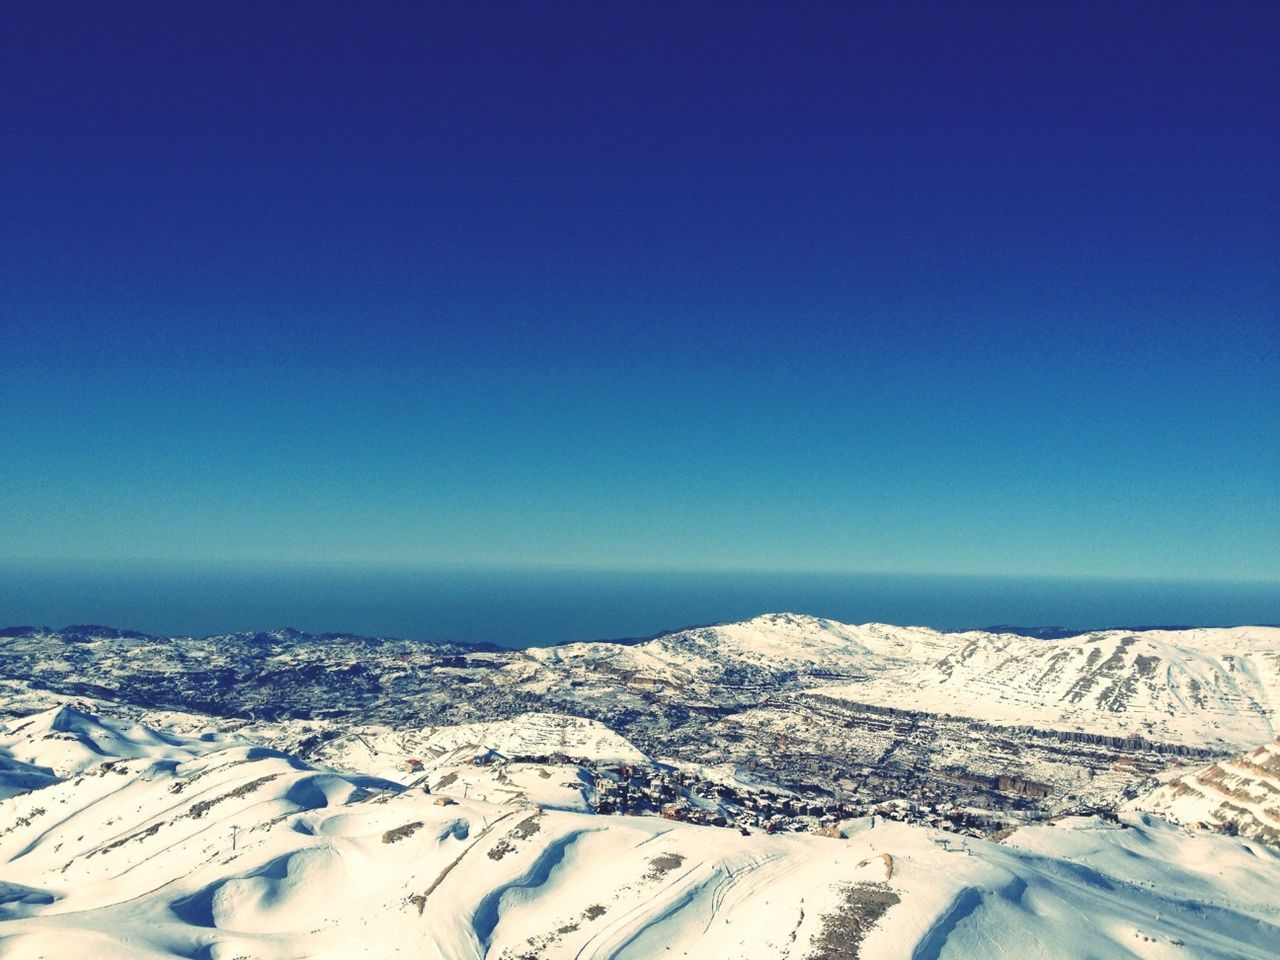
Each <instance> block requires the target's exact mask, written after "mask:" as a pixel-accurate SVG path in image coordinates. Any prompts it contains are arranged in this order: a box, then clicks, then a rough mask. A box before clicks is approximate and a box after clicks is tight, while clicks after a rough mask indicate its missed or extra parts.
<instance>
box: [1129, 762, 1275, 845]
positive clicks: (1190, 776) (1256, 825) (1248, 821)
mask: <svg viewBox="0 0 1280 960" xmlns="http://www.w3.org/2000/svg"><path fill="white" fill-rule="evenodd" d="M1131 806H1132V808H1133V809H1136V810H1146V811H1150V812H1151V813H1154V814H1157V815H1159V816H1161V817H1164V818H1165V819H1166V820H1172V821H1174V822H1175V823H1184V824H1196V825H1201V826H1206V827H1210V828H1213V829H1218V830H1223V831H1226V832H1228V833H1231V834H1235V835H1239V836H1242V837H1254V838H1256V839H1258V840H1263V841H1266V842H1267V843H1270V844H1273V845H1275V846H1277V847H1280V740H1273V741H1271V742H1270V743H1264V744H1262V746H1260V747H1257V748H1256V749H1254V750H1250V751H1248V752H1247V753H1244V754H1241V755H1240V756H1237V757H1232V758H1231V759H1229V760H1220V761H1218V762H1216V763H1211V764H1209V765H1208V766H1206V767H1202V768H1201V769H1199V770H1195V771H1193V772H1191V773H1184V774H1182V775H1180V776H1176V777H1173V778H1172V779H1170V780H1168V782H1166V783H1164V784H1162V785H1161V786H1159V787H1158V788H1156V789H1155V790H1152V791H1151V792H1150V793H1148V794H1145V795H1144V796H1142V797H1139V798H1138V799H1137V800H1135V801H1134V802H1133V803H1132V805H1131Z"/></svg>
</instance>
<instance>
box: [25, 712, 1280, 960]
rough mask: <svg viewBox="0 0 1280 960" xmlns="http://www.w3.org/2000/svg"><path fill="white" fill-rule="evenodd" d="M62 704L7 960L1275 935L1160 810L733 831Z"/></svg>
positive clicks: (1217, 848)
mask: <svg viewBox="0 0 1280 960" xmlns="http://www.w3.org/2000/svg"><path fill="white" fill-rule="evenodd" d="M59 713H61V710H59V711H58V712H57V713H54V714H53V715H52V716H50V715H49V714H43V715H40V716H37V717H33V718H31V722H32V723H33V724H34V726H31V727H28V728H26V729H25V730H23V731H17V732H15V731H12V730H11V731H10V732H9V733H7V734H6V735H5V736H6V737H7V738H8V740H7V742H8V741H12V740H13V738H15V737H21V736H23V734H24V733H27V732H28V731H33V732H36V741H42V740H44V739H45V737H46V736H47V733H62V732H64V731H58V730H55V729H54V727H56V726H71V727H72V728H73V730H72V731H70V733H71V735H72V737H73V739H68V740H59V739H58V738H49V741H48V742H49V745H50V746H51V747H57V748H58V749H60V750H63V751H64V752H66V753H67V754H68V755H76V751H75V750H74V749H72V750H67V747H72V748H74V747H76V745H77V744H78V745H79V746H80V747H83V748H84V749H86V750H89V751H90V752H93V748H92V747H89V746H88V743H89V741H92V742H93V744H94V745H95V746H96V748H97V750H98V751H100V752H99V753H97V756H98V757H99V761H98V762H97V763H96V764H89V765H81V766H79V769H78V770H77V771H76V772H75V774H74V775H70V776H67V778H66V779H61V780H59V781H58V782H56V783H52V784H50V785H47V786H44V787H42V788H40V789H36V790H33V791H31V792H29V793H25V794H22V795H19V796H13V797H10V798H8V799H4V800H0V864H3V868H2V870H3V878H4V879H3V881H0V958H6V960H8V958H24V960H25V958H36V957H70V956H85V957H88V956H92V957H94V958H95V960H97V958H102V960H111V958H124V957H130V958H136V957H140V958H160V957H169V958H173V957H192V956H207V957H210V958H213V960H231V958H236V957H253V958H274V957H280V958H284V957H299V956H308V957H316V958H335V960H336V958H348V957H356V956H368V957H397V956H399V957H424V956H425V957H440V958H450V960H464V958H480V957H488V958H495V960H496V958H517V957H520V958H522V957H541V958H547V960H552V958H561V957H565V958H569V957H573V958H588V957H591V958H606V957H608V958H617V960H627V958H630V960H638V958H649V957H654V956H666V955H668V952H669V953H670V955H672V956H690V957H746V958H755V957H760V958H770V960H775V958H795V960H817V958H821V957H833V956H841V957H848V958H857V957H862V958H866V960H871V958H893V957H921V958H923V957H941V958H955V960H964V958H989V957H997V956H1007V957H1026V956H1032V955H1034V956H1037V957H1082V956H1098V957H1104V956H1105V957H1113V956H1115V957H1119V956H1129V957H1144V958H1152V960H1155V958H1163V957H1171V956H1178V957H1183V956H1185V957H1223V958H1226V957H1231V958H1262V957H1271V956H1274V946H1275V944H1276V943H1277V942H1280V882H1277V881H1278V880H1280V853H1278V852H1275V851H1271V850H1269V849H1268V848H1266V847H1265V846H1261V845H1251V843H1250V842H1249V841H1247V840H1242V839H1235V838H1229V837H1224V836H1219V835H1213V834H1193V833H1187V832H1185V831H1183V830H1180V829H1178V828H1174V827H1170V826H1166V825H1162V824H1161V823H1159V822H1158V821H1155V820H1149V819H1142V818H1139V819H1134V820H1132V821H1130V823H1128V824H1117V823H1108V822H1105V821H1102V820H1098V819H1095V818H1077V819H1074V820H1067V821H1062V822H1059V823H1056V824H1054V825H1052V826H1041V827H1034V828H1028V829H1024V830H1021V831H1018V832H1017V833H1015V834H1014V835H1013V836H1012V837H1011V838H1010V839H1009V840H1008V841H1007V842H1006V843H1004V844H996V843H990V842H987V841H983V840H978V839H974V838H962V837H957V836H955V835H953V834H946V833H943V832H940V831H936V830H930V829H926V828H923V827H916V826H910V825H906V824H897V823H891V822H884V821H879V822H876V823H875V824H874V826H872V825H871V823H870V822H862V823H861V824H859V825H856V826H855V827H854V828H853V833H852V835H851V836H850V837H849V838H848V839H837V838H830V837H824V836H816V835H813V834H786V835H775V836H767V835H765V834H762V833H752V834H751V835H749V836H743V835H742V834H741V833H740V832H738V831H736V830H732V829H729V830H726V829H717V828H713V827H698V826H693V825H690V824H686V823H677V822H671V821H667V820H663V819H659V818H656V817H608V816H599V815H595V816H593V815H588V814H583V813H573V812H564V811H558V810H550V809H545V810H539V809H537V808H535V807H533V806H523V807H520V806H515V807H513V806H509V805H507V806H501V805H495V804H493V803H488V802H480V801H476V800H473V799H466V800H461V801H454V802H448V801H445V800H442V799H441V798H438V797H436V796H433V795H431V794H427V793H424V792H422V790H421V789H406V788H404V787H403V786H399V785H395V784H391V783H388V782H387V781H383V780H380V779H376V778H369V777H361V776H356V775H338V774H335V773H332V772H329V771H326V770H323V769H317V768H315V767H313V766H311V765H309V764H307V763H303V762H300V761H298V760H296V759H294V758H291V757H289V756H287V755H284V754H281V753H279V752H278V751H275V750H271V749H268V748H265V747H262V746H252V745H247V744H244V743H234V742H231V740H229V739H228V738H227V737H226V736H225V735H224V734H220V733H217V732H214V733H213V734H212V735H211V736H210V737H209V738H208V739H204V738H202V737H201V736H199V735H198V734H197V735H194V736H193V735H190V734H189V733H183V734H176V733H173V732H172V731H164V730H147V729H145V728H139V727H138V726H137V725H134V724H131V723H130V722H128V721H118V720H113V719H108V718H105V717H97V716H94V715H92V714H89V713H87V712H85V711H77V713H76V714H75V717H74V720H73V721H72V722H70V723H64V722H61V721H58V722H54V721H55V720H56V719H57V716H58V714H59ZM10 726H11V727H13V726H21V723H19V724H10ZM41 730H44V731H47V733H39V732H38V731H41ZM473 732H474V731H471V732H468V733H463V732H457V734H456V736H457V737H458V738H459V739H463V740H465V739H470V738H471V736H470V734H471V733H473ZM36 741H30V740H29V741H26V742H29V743H32V744H34V743H35V742H36ZM19 748H20V749H22V747H21V745H19ZM113 749H118V750H119V751H120V753H121V754H124V756H113V755H112V753H111V751H112V750H113ZM45 759H50V760H55V759H57V758H55V757H46V758H45ZM68 769H69V768H68Z"/></svg>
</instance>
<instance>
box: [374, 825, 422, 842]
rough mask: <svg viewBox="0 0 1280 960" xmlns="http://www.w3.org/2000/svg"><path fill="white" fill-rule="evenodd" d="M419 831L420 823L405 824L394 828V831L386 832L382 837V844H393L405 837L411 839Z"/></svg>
mask: <svg viewBox="0 0 1280 960" xmlns="http://www.w3.org/2000/svg"><path fill="white" fill-rule="evenodd" d="M421 829H422V821H421V820H415V821H414V822H413V823H406V824H404V826H400V827H396V828H395V829H394V830H388V831H387V832H386V833H384V834H383V835H382V842H383V843H395V842H396V841H398V840H404V839H405V838H407V837H412V836H413V835H414V834H415V833H417V832H418V831H419V830H421Z"/></svg>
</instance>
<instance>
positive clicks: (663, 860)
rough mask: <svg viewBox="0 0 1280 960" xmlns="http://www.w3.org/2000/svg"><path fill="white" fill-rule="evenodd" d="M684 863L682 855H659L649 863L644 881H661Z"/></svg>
mask: <svg viewBox="0 0 1280 960" xmlns="http://www.w3.org/2000/svg"><path fill="white" fill-rule="evenodd" d="M682 863H684V855H683V854H679V853H661V854H659V855H658V856H656V857H654V858H653V859H651V860H650V861H649V872H648V873H646V874H645V875H644V878H645V879H646V880H661V879H662V878H663V877H664V876H665V875H666V874H668V873H670V872H671V871H672V870H674V869H676V868H677V867H678V866H680V864H682Z"/></svg>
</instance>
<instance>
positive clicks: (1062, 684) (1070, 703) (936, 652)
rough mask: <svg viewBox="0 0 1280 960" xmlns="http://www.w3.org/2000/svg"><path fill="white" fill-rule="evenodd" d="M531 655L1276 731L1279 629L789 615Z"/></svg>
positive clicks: (970, 705) (1152, 727)
mask: <svg viewBox="0 0 1280 960" xmlns="http://www.w3.org/2000/svg"><path fill="white" fill-rule="evenodd" d="M526 654H527V656H528V657H529V658H530V659H532V660H534V661H536V662H537V663H539V664H540V665H542V666H543V667H545V668H547V669H549V670H550V671H552V672H556V671H564V670H566V669H567V670H575V669H576V670H579V671H582V670H586V671H589V672H590V673H591V674H593V675H594V676H595V677H596V678H599V677H611V678H613V681H614V682H616V683H620V684H623V685H629V686H637V685H642V686H645V687H649V688H653V689H659V690H669V691H682V692H684V693H686V694H688V695H691V696H695V697H696V696H697V695H698V693H699V692H700V691H701V692H703V693H706V692H709V691H711V690H712V689H713V688H714V686H715V685H716V684H725V683H729V684H731V685H735V686H738V687H750V686H752V685H756V686H759V687H761V688H770V689H772V688H776V687H777V686H778V684H779V683H782V682H795V681H799V682H804V681H806V680H807V681H809V682H810V683H811V684H812V685H813V689H815V690H816V691H817V692H820V693H822V694H824V695H826V696H835V697H841V698H845V699H848V700H851V701H855V702H859V703H868V704H873V705H877V706H887V707H894V708H897V709H903V710H917V711H929V712H934V713H945V714H953V715H960V716H968V717H973V718H975V719H979V720H982V721H985V722H990V723H1001V724H1015V725H1028V726H1036V727H1039V728H1042V729H1058V730H1067V731H1081V732H1088V733H1096V734H1100V735H1104V736H1112V737H1135V736H1136V737H1144V738H1146V739H1148V740H1153V741H1158V742H1164V743H1175V744H1182V745H1185V746H1195V747H1209V748H1214V749H1218V748H1224V749H1225V748H1231V747H1235V748H1237V749H1240V748H1243V747H1245V746H1248V745H1250V744H1254V743H1258V742H1259V741H1262V740H1267V739H1270V738H1272V737H1274V736H1275V735H1276V734H1277V732H1280V628H1275V627H1233V628H1202V629H1194V630H1147V631H1140V632H1136V633H1135V632H1130V631H1123V630H1114V631H1104V632H1095V633H1088V634H1083V635H1080V636H1076V637H1066V638H1063V639H1058V640H1041V639H1037V638H1032V637H1024V636H1020V635H1015V634H1007V633H985V632H981V631H970V632H966V633H940V632H938V631H936V630H931V629H929V628H926V627H898V626H892V625H889V624H879V623H867V624H861V625H851V624H842V623H838V622H836V621H833V620H824V619H820V618H817V617H810V616H804V615H800V614H789V613H784V614H768V615H765V616H761V617H756V618H754V619H752V620H747V621H744V622H742V623H733V624H724V625H720V626H715V627H702V628H697V629H694V630H685V631H680V632H678V633H673V634H670V635H668V636H663V637H659V638H657V639H655V640H651V641H648V642H646V643H643V644H638V645H635V646H622V645H618V644H607V643H589V644H570V645H567V646H563V647H554V648H550V649H547V650H537V651H535V650H530V651H526ZM538 682H539V683H541V684H542V686H544V687H545V686H546V685H547V684H549V683H551V682H552V681H551V680H550V679H549V678H546V677H542V678H539V679H538Z"/></svg>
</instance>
